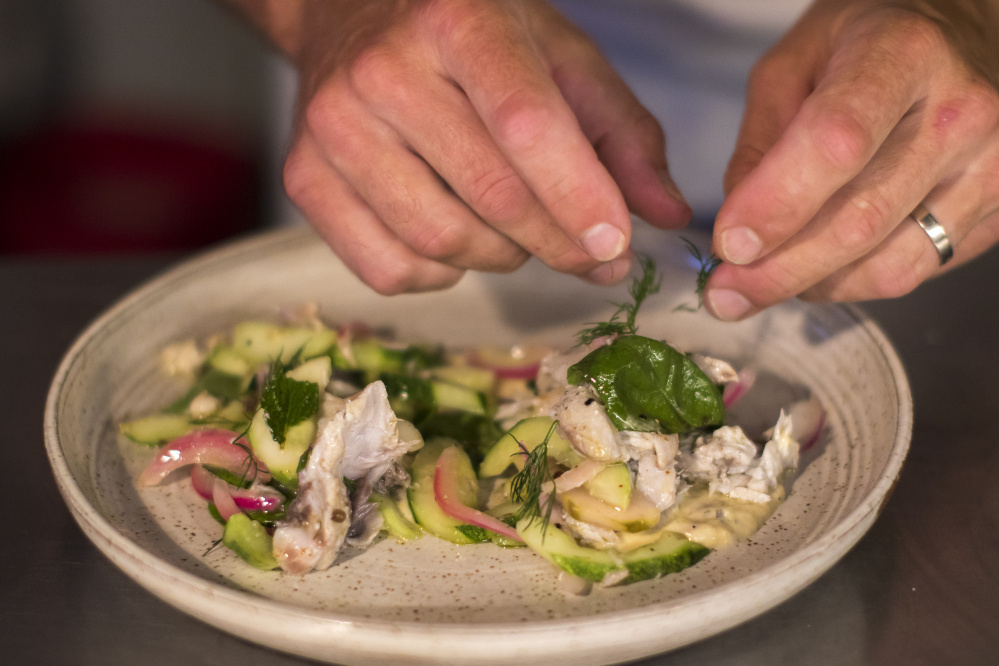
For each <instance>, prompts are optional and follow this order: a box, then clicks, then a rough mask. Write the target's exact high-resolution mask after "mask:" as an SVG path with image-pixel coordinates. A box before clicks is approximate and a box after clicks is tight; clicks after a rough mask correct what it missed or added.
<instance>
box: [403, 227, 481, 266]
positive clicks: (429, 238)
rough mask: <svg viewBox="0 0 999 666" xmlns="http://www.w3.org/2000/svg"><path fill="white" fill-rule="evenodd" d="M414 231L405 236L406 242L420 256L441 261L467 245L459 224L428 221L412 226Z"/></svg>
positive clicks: (458, 252) (454, 254)
mask: <svg viewBox="0 0 999 666" xmlns="http://www.w3.org/2000/svg"><path fill="white" fill-rule="evenodd" d="M412 228H413V229H414V230H415V233H414V234H413V235H412V236H410V237H409V238H407V244H408V245H409V246H410V247H411V248H412V249H413V251H414V252H416V253H417V254H419V255H420V256H422V257H426V258H428V259H434V260H435V261H441V260H446V259H450V258H451V257H454V256H456V255H458V254H460V253H461V252H462V251H464V250H465V249H466V248H467V247H468V242H467V239H466V235H465V233H464V230H463V229H462V227H461V225H460V224H456V223H450V224H443V225H442V224H433V223H431V222H430V221H426V222H425V223H422V224H421V223H417V224H415V225H413V226H412Z"/></svg>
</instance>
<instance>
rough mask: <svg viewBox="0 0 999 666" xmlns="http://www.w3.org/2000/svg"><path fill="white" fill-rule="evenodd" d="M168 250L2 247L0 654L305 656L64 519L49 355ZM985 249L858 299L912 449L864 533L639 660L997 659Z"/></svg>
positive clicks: (61, 659) (995, 496) (997, 327)
mask: <svg viewBox="0 0 999 666" xmlns="http://www.w3.org/2000/svg"><path fill="white" fill-rule="evenodd" d="M172 263H173V258H171V257H140V258H113V259H106V260H97V259H87V260H80V259H76V260H67V259H44V260H24V259H12V258H0V316H2V323H0V359H2V361H0V367H2V368H3V372H2V374H0V382H2V390H0V398H2V399H0V423H3V424H4V425H5V427H4V429H3V440H4V441H3V444H2V451H3V459H4V461H5V463H6V469H7V470H8V471H9V472H11V476H10V477H8V478H7V479H6V480H5V483H4V486H5V490H4V493H3V496H4V497H5V498H6V499H5V502H6V503H8V504H9V505H10V506H8V507H7V508H6V509H5V510H4V511H3V514H2V515H3V516H4V518H5V520H4V522H5V529H4V537H3V540H2V542H3V545H4V547H3V548H0V558H2V559H0V561H2V563H3V567H2V568H0V655H2V659H3V661H4V662H5V663H11V664H108V663H129V662H134V663H141V664H143V665H144V666H153V665H155V664H178V663H190V664H194V663H211V664H214V665H216V666H222V665H225V664H239V665H240V666H245V665H246V664H256V663H268V664H274V665H277V664H294V663H305V662H304V661H303V660H301V659H298V658H296V657H291V656H287V655H284V654H280V653H276V652H273V651H271V650H268V649H266V648H263V647H259V646H256V645H253V644H250V643H247V642H244V641H242V640H240V639H237V638H234V637H231V636H229V635H228V634H224V633H222V632H220V631H218V630H216V629H214V628H212V627H210V626H208V625H205V624H202V623H201V622H199V621H197V620H195V619H192V618H190V617H188V616H187V615H185V614H183V613H181V612H180V611H177V610H175V609H173V608H172V607H170V606H168V605H166V604H164V603H163V602H161V601H159V600H158V599H156V598H155V597H153V596H152V595H150V594H149V593H147V592H146V591H145V590H144V589H142V588H141V587H139V586H138V585H137V584H135V583H133V582H132V581H131V580H130V579H128V578H127V577H126V576H125V575H124V574H122V573H121V572H119V571H118V569H116V568H115V567H114V565H112V564H111V563H110V562H109V561H108V560H107V559H106V558H105V557H104V556H103V555H102V554H101V553H100V552H99V551H98V550H97V549H96V548H95V547H94V546H92V545H91V544H90V542H89V541H88V540H87V538H86V537H85V536H84V535H83V533H82V532H81V531H80V530H79V528H78V527H77V526H76V523H75V522H74V520H73V518H72V517H71V515H70V513H69V510H68V509H67V508H66V506H65V505H64V504H63V501H62V498H61V496H60V495H59V491H58V490H57V488H56V484H55V481H54V480H53V477H52V474H51V472H50V470H49V466H48V461H47V460H46V458H45V451H44V447H43V440H42V413H43V409H44V402H45V395H46V391H47V389H48V385H49V382H50V380H51V378H52V375H53V373H54V372H55V368H56V365H57V364H58V362H59V360H60V358H61V356H62V354H63V353H64V352H65V350H66V349H67V348H68V346H69V345H70V343H71V342H72V340H73V339H74V338H75V336H76V335H77V334H78V333H80V332H81V331H82V330H83V328H84V327H85V326H86V325H87V323H89V322H90V321H91V320H92V319H93V318H94V317H96V316H97V315H98V314H99V313H100V312H101V311H103V310H104V309H105V308H106V307H107V306H109V305H111V304H112V303H113V302H114V301H115V300H117V298H119V297H120V296H122V295H124V294H125V293H126V292H127V291H129V290H130V289H131V288H133V287H134V286H136V285H137V284H139V283H140V282H141V281H143V280H145V279H147V278H149V277H151V276H153V275H154V274H156V273H158V272H160V271H161V270H163V269H164V268H166V267H168V266H170V265H171V264H172ZM997 291H999V253H997V252H993V253H992V254H991V255H989V256H986V257H984V258H982V259H979V260H978V261H977V262H975V263H973V264H972V265H970V266H966V267H962V268H960V269H959V270H957V271H954V272H952V273H951V274H949V275H947V276H945V277H943V278H941V279H939V280H936V281H934V282H932V283H930V284H927V285H924V286H923V287H921V288H920V289H919V290H917V291H916V292H915V293H914V294H911V295H910V296H907V297H905V298H902V299H898V300H895V301H884V302H876V303H869V304H867V305H866V306H864V309H865V310H867V311H868V312H869V313H870V314H871V315H872V316H873V317H874V319H875V320H876V321H877V322H878V323H879V324H880V325H881V326H882V328H883V329H884V330H885V332H886V333H887V334H888V336H889V338H890V339H891V340H892V341H893V342H894V344H895V346H896V348H897V349H898V351H899V354H900V355H901V357H902V360H903V362H904V364H905V366H906V370H907V372H908V375H909V379H910V382H911V384H912V390H913V396H914V399H915V427H914V431H913V442H912V449H911V452H910V454H909V458H908V460H907V462H906V464H905V467H904V469H903V472H902V476H901V480H900V482H899V484H898V486H897V487H896V489H895V492H894V494H893V495H892V497H891V499H890V500H889V501H888V503H887V505H886V508H885V510H884V512H883V514H882V515H881V517H880V518H879V519H878V521H877V523H876V524H875V525H874V527H873V529H872V530H871V531H870V533H869V534H868V535H867V536H865V537H864V538H863V539H862V540H861V542H860V543H859V544H858V545H857V546H856V547H855V548H854V549H853V550H852V551H851V552H850V553H848V554H847V556H846V557H845V558H844V559H843V560H842V561H841V562H840V563H839V564H837V565H836V566H835V567H834V568H833V569H832V570H830V571H829V572H828V573H827V574H826V575H824V576H823V577H822V578H820V579H819V580H818V581H817V582H815V583H814V584H812V585H811V586H810V587H808V588H806V589H805V590H804V591H803V592H801V593H800V594H798V595H797V596H795V597H793V598H792V599H790V600H789V601H787V602H785V603H784V604H782V605H780V606H778V607H777V608H775V609H773V610H771V611H769V612H768V613H766V614H764V615H762V616H760V617H758V618H757V619H755V620H752V621H751V622H748V623H746V624H744V625H741V626H739V627H737V628H735V629H732V630H730V631H728V632H725V633H723V634H720V635H718V636H716V637H714V638H710V639H707V640H705V641H702V642H701V643H697V644H695V645H692V646H689V647H686V648H683V649H681V650H678V651H675V652H672V653H669V654H666V655H661V656H658V657H655V658H652V659H648V660H645V661H643V662H640V663H642V664H663V665H675V664H695V663H696V664H713V665H714V664H721V665H727V664H732V665H735V664H738V665H740V666H742V665H747V664H767V666H772V665H773V664H811V665H816V664H836V665H841V664H879V665H880V664H931V663H932V664H999V304H997V303H996V298H995V293H996V292H997Z"/></svg>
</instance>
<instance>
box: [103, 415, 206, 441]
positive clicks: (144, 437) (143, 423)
mask: <svg viewBox="0 0 999 666" xmlns="http://www.w3.org/2000/svg"><path fill="white" fill-rule="evenodd" d="M197 427H198V425H197V424H196V423H194V422H193V421H192V420H191V418H190V417H189V416H186V415H184V414H152V415H150V416H143V417H142V418H138V419H135V420H132V421H125V422H124V423H121V424H119V426H118V429H119V430H120V431H121V434H123V435H124V436H125V437H128V438H129V439H130V440H132V441H133V442H136V443H138V444H150V445H159V444H162V443H164V442H170V441H173V440H175V439H177V438H178V437H182V436H184V435H186V434H187V433H189V432H191V431H192V430H194V429H195V428H197Z"/></svg>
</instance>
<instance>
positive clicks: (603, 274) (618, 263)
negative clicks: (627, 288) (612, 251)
mask: <svg viewBox="0 0 999 666" xmlns="http://www.w3.org/2000/svg"><path fill="white" fill-rule="evenodd" d="M630 271H631V257H618V258H617V259H614V260H613V261H608V262H607V263H605V264H600V265H599V266H597V267H596V268H594V269H593V270H592V271H590V272H589V273H587V275H586V280H587V282H592V283H593V284H600V285H608V284H615V283H617V282H620V281H621V280H623V279H624V278H626V277H628V273H629V272H630Z"/></svg>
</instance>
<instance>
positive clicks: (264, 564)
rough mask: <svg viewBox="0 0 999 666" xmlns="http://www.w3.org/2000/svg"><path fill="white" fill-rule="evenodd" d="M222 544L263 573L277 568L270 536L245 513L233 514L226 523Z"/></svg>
mask: <svg viewBox="0 0 999 666" xmlns="http://www.w3.org/2000/svg"><path fill="white" fill-rule="evenodd" d="M222 543H223V544H225V546H226V547H227V548H229V549H230V550H232V551H233V552H234V553H236V554H237V555H239V557H240V558H242V560H243V561H244V562H246V563H247V564H249V565H250V566H252V567H255V568H257V569H263V570H265V571H270V570H271V569H277V568H278V562H277V559H275V558H274V543H273V539H272V538H271V535H270V534H268V533H267V530H266V529H264V526H263V525H261V524H260V523H258V522H257V521H255V520H251V519H250V517H249V516H247V515H246V514H245V513H237V514H234V515H233V516H231V517H230V518H229V520H228V521H226V524H225V531H224V532H223V533H222Z"/></svg>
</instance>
